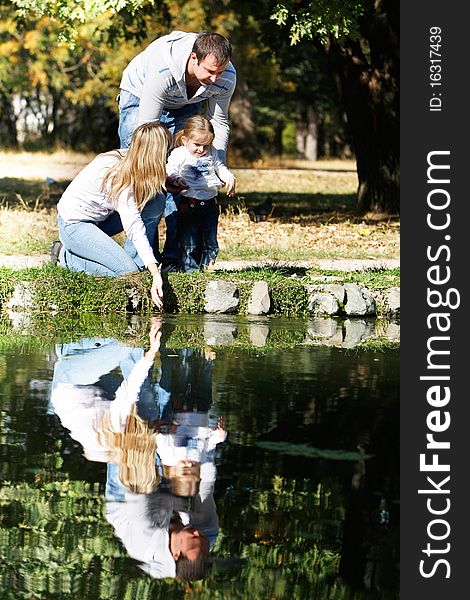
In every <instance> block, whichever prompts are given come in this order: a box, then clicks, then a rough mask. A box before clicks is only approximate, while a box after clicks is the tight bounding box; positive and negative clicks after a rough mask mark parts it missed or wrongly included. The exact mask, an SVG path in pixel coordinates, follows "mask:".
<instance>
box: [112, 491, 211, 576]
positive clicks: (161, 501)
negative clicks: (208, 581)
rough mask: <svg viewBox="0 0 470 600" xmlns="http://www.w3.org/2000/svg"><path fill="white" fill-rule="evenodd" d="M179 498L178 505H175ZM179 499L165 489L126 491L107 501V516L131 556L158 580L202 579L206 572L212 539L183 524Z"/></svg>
mask: <svg viewBox="0 0 470 600" xmlns="http://www.w3.org/2000/svg"><path fill="white" fill-rule="evenodd" d="M175 501H176V505H175ZM176 508H182V506H181V502H180V499H175V498H174V497H173V496H172V495H171V494H168V493H166V492H157V493H155V494H132V493H125V494H124V497H123V499H122V501H118V502H116V501H114V500H109V499H108V498H107V500H106V518H107V520H108V522H109V523H111V525H112V526H113V527H114V531H115V534H116V536H117V537H119V538H120V540H121V541H122V543H123V545H124V547H125V548H126V551H127V553H128V554H129V556H130V557H131V558H134V559H135V560H138V561H139V563H140V564H139V566H140V568H141V569H143V570H144V571H145V572H146V573H148V574H149V575H150V576H151V577H153V578H155V579H162V578H168V577H171V578H174V577H179V578H180V579H201V578H202V577H204V576H205V574H206V573H207V568H208V561H207V557H208V554H209V541H208V539H207V538H206V537H205V536H204V535H203V534H202V533H201V531H200V530H198V529H196V528H195V527H193V526H192V525H190V524H188V525H184V523H183V522H182V520H181V518H180V516H179V513H178V512H177V511H175V512H174V509H176Z"/></svg>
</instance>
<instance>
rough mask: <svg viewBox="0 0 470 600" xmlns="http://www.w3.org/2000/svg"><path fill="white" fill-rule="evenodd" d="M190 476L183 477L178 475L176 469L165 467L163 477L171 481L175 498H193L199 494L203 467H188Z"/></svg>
mask: <svg viewBox="0 0 470 600" xmlns="http://www.w3.org/2000/svg"><path fill="white" fill-rule="evenodd" d="M188 471H189V472H190V474H188V475H185V476H183V477H179V476H178V475H176V472H175V467H174V466H169V465H163V476H164V477H165V478H166V479H169V480H170V491H171V493H172V494H173V495H174V496H183V497H184V498H188V497H193V496H195V495H196V494H197V493H198V492H199V483H200V481H201V465H199V464H196V463H195V464H193V465H192V466H191V467H188Z"/></svg>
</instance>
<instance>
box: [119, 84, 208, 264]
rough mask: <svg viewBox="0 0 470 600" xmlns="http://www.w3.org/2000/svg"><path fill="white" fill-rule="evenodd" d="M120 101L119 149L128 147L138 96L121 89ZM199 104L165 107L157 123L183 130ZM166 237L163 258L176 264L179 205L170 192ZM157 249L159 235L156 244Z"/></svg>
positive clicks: (137, 107) (137, 114)
mask: <svg viewBox="0 0 470 600" xmlns="http://www.w3.org/2000/svg"><path fill="white" fill-rule="evenodd" d="M118 103H119V130H118V133H119V140H120V143H121V148H128V147H129V144H130V143H131V138H132V134H133V133H134V130H135V128H136V127H137V122H138V119H139V105H140V98H137V96H134V94H131V93H130V92H126V91H125V90H121V91H120V93H119V96H118ZM200 107H201V103H200V102H196V103H195V104H186V106H183V107H181V108H175V109H164V110H163V112H162V114H161V115H160V123H161V124H162V125H165V127H167V128H168V130H169V132H170V133H171V134H172V135H174V134H175V133H176V132H177V131H180V130H181V129H183V125H184V123H185V121H186V119H189V117H192V116H194V115H196V114H197V113H198V112H199V109H200ZM165 223H166V240H165V245H164V247H163V253H162V260H163V261H164V262H167V263H176V262H177V260H178V243H177V235H178V207H177V206H176V202H175V198H174V197H173V194H170V193H167V195H166V203H165ZM156 250H157V251H158V238H157V247H156Z"/></svg>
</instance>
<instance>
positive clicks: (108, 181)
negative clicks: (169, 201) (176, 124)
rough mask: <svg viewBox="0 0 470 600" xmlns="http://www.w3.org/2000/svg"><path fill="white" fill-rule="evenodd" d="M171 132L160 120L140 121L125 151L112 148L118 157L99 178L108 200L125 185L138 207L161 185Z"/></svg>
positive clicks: (162, 186)
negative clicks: (101, 177) (158, 121)
mask: <svg viewBox="0 0 470 600" xmlns="http://www.w3.org/2000/svg"><path fill="white" fill-rule="evenodd" d="M171 143H172V138H171V134H170V132H169V131H168V129H167V128H166V127H164V126H163V125H160V123H143V124H142V125H139V127H137V129H136V130H135V131H134V133H133V135H132V139H131V143H130V146H129V149H128V150H127V151H126V152H122V151H119V150H117V151H116V150H113V151H112V154H113V155H115V156H117V157H118V161H117V162H116V164H115V165H113V166H112V167H111V168H110V169H109V170H108V172H107V173H106V175H105V176H104V178H103V183H102V186H101V190H102V191H103V192H106V193H107V195H108V197H109V198H110V201H111V203H115V202H116V201H117V198H118V196H119V195H120V194H121V193H122V192H124V190H126V189H128V191H129V193H130V192H133V193H134V199H135V203H136V205H137V208H138V209H139V210H142V209H143V208H144V206H145V205H146V204H147V202H148V201H149V200H151V199H152V198H153V197H154V196H156V195H157V194H159V193H160V192H161V191H162V190H164V189H165V181H166V158H167V155H168V150H169V148H170V146H171Z"/></svg>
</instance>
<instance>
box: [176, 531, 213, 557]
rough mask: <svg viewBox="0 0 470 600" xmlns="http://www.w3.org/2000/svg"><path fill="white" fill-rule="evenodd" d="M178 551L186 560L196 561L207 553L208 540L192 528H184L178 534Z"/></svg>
mask: <svg viewBox="0 0 470 600" xmlns="http://www.w3.org/2000/svg"><path fill="white" fill-rule="evenodd" d="M178 535H179V550H180V552H181V554H182V555H183V556H185V557H186V558H187V559H188V560H191V561H192V560H196V558H199V556H200V555H201V554H207V553H208V552H209V540H208V539H207V538H206V537H205V536H203V535H202V534H201V532H200V531H198V530H197V529H194V528H193V527H185V528H184V529H182V530H181V531H180V532H179V534H178Z"/></svg>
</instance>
